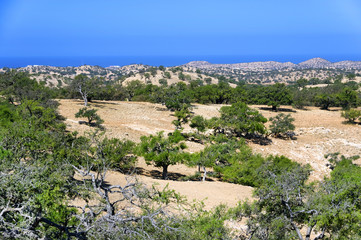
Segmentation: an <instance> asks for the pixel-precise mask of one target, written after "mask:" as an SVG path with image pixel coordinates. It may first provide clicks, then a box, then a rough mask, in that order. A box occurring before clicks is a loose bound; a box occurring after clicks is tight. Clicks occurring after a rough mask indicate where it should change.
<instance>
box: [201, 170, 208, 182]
mask: <svg viewBox="0 0 361 240" xmlns="http://www.w3.org/2000/svg"><path fill="white" fill-rule="evenodd" d="M206 177H207V169H206V167H205V166H203V179H202V181H203V182H204V181H205V180H206Z"/></svg>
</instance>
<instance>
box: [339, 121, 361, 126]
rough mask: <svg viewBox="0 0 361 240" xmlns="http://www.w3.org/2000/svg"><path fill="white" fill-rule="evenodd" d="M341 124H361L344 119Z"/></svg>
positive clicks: (360, 123)
mask: <svg viewBox="0 0 361 240" xmlns="http://www.w3.org/2000/svg"><path fill="white" fill-rule="evenodd" d="M342 124H345V125H355V126H357V125H361V122H350V121H347V120H345V121H342Z"/></svg>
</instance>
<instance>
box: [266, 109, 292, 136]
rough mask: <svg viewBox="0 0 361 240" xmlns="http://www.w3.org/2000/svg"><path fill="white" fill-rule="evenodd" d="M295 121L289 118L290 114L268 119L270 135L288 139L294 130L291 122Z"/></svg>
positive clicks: (281, 114)
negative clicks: (270, 122)
mask: <svg viewBox="0 0 361 240" xmlns="http://www.w3.org/2000/svg"><path fill="white" fill-rule="evenodd" d="M294 120H295V119H294V118H292V117H291V114H287V115H285V114H284V113H280V114H278V115H277V116H275V117H272V118H270V121H272V124H271V126H270V130H271V133H272V134H273V135H274V136H275V137H290V136H292V135H293V132H291V131H293V130H295V125H293V123H292V122H293V121H294Z"/></svg>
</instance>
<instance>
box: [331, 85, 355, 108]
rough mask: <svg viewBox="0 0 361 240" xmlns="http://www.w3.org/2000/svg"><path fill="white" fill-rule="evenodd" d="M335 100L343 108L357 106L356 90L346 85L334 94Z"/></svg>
mask: <svg viewBox="0 0 361 240" xmlns="http://www.w3.org/2000/svg"><path fill="white" fill-rule="evenodd" d="M336 101H337V103H338V104H339V105H340V106H341V107H342V109H344V110H347V109H350V108H351V107H357V103H358V96H357V92H356V91H355V90H352V89H351V88H349V87H346V88H344V89H342V91H341V92H340V93H338V94H337V95H336Z"/></svg>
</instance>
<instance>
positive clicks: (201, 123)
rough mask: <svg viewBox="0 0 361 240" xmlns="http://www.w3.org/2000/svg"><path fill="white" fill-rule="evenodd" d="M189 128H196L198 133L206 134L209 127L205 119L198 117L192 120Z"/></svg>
mask: <svg viewBox="0 0 361 240" xmlns="http://www.w3.org/2000/svg"><path fill="white" fill-rule="evenodd" d="M189 126H190V127H191V128H196V129H197V131H198V132H204V131H205V130H206V127H207V122H206V119H204V117H202V116H199V115H197V116H194V117H193V118H192V119H191V123H190V124H189Z"/></svg>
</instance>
